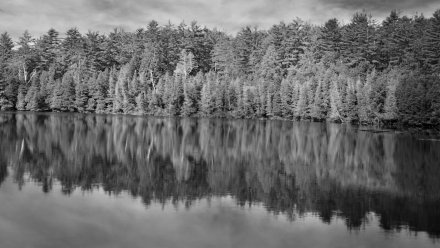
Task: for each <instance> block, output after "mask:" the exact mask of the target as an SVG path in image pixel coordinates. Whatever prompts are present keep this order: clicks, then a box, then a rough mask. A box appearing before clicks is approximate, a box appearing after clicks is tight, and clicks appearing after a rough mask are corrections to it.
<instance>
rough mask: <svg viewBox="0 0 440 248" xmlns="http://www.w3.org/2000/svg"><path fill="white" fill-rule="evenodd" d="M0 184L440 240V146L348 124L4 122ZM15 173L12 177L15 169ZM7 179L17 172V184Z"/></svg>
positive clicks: (62, 118)
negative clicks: (218, 206)
mask: <svg viewBox="0 0 440 248" xmlns="http://www.w3.org/2000/svg"><path fill="white" fill-rule="evenodd" d="M0 137H1V139H0V184H1V182H2V181H3V180H4V179H5V178H6V177H8V176H9V177H12V178H13V179H14V181H15V182H16V183H17V184H18V187H22V186H23V185H24V184H25V183H26V182H29V181H32V182H36V183H37V184H38V185H41V188H42V190H43V191H44V192H47V193H49V192H50V191H51V190H52V185H53V184H54V183H60V184H61V186H62V191H63V193H65V194H70V193H72V192H73V191H74V190H75V189H78V190H83V191H92V190H93V189H94V188H97V187H102V189H104V190H105V191H106V192H108V193H111V194H118V193H120V192H121V191H128V192H129V193H130V194H131V195H133V196H135V197H140V198H141V199H142V201H143V202H144V204H145V205H147V206H148V205H149V204H151V203H152V202H160V203H162V204H177V203H180V202H183V203H184V204H185V206H186V207H188V208H190V207H191V205H192V204H193V203H194V201H195V200H197V199H201V198H210V197H213V196H226V195H231V196H232V197H233V198H234V199H235V201H236V202H237V204H238V205H240V206H245V205H252V204H257V203H258V204H260V203H261V204H263V205H264V206H265V208H266V209H267V211H269V212H271V213H274V214H283V215H285V216H287V217H288V218H289V219H290V220H292V221H294V220H295V219H296V218H298V217H300V216H302V215H304V214H306V213H313V214H316V215H317V216H319V217H320V219H321V220H322V221H323V222H325V223H330V222H331V221H332V220H333V219H334V217H338V218H342V219H344V220H345V223H346V225H347V227H348V228H349V229H360V228H362V227H363V225H364V224H365V223H368V215H369V213H374V214H376V215H377V216H378V219H379V222H380V226H381V228H383V229H384V230H390V231H399V230H401V229H402V228H405V229H409V230H411V231H425V232H427V233H428V234H429V235H430V236H431V237H432V238H439V237H440V191H439V189H440V180H438V179H439V178H440V164H439V163H440V162H439V161H440V152H439V151H440V142H431V141H427V140H419V139H415V138H414V137H413V136H411V135H409V134H398V133H371V132H364V131H360V130H359V129H358V128H354V127H351V126H345V125H334V124H322V123H303V122H284V121H244V120H212V119H210V120H209V119H169V118H163V119H161V118H151V119H149V118H141V117H130V116H104V115H79V114H78V115H75V114H26V113H25V114H2V115H0ZM8 168H9V169H8ZM8 172H9V174H10V175H8Z"/></svg>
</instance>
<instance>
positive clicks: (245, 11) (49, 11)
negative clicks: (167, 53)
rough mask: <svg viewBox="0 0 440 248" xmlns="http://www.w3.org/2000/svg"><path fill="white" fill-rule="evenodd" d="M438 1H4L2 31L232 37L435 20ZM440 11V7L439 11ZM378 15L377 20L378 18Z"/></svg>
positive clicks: (1, 0)
mask: <svg viewBox="0 0 440 248" xmlns="http://www.w3.org/2000/svg"><path fill="white" fill-rule="evenodd" d="M437 2H438V0H418V1H414V0H252V1H248V0H184V1H182V0H124V1H122V0H39V1H37V0H0V23H1V24H2V25H1V26H0V32H4V31H8V32H9V33H11V34H12V35H13V36H14V37H18V36H19V35H20V34H21V33H23V31H24V30H25V29H28V30H29V32H31V34H33V35H34V36H39V35H41V34H43V33H44V32H46V31H47V30H48V29H49V28H55V29H57V30H58V31H60V32H61V33H62V32H64V31H66V30H67V29H68V28H69V27H77V28H79V29H80V30H81V31H82V32H85V31H87V30H96V31H101V32H109V31H111V30H112V29H113V28H115V27H124V28H126V29H128V30H135V29H137V28H140V27H145V26H146V25H147V23H148V22H149V21H151V20H153V19H154V20H157V21H158V22H159V23H161V24H165V23H167V22H168V21H171V22H172V23H174V24H176V25H177V24H179V23H180V22H181V21H185V22H186V23H189V22H191V21H193V20H197V21H198V22H199V24H200V25H207V26H208V27H210V28H214V27H217V28H219V29H220V30H224V31H227V32H230V33H233V32H236V31H238V30H239V28H240V27H243V26H245V25H251V26H254V25H257V26H259V27H260V28H268V27H270V26H271V25H273V24H275V23H279V22H280V21H291V20H293V19H295V18H296V17H299V18H301V19H303V20H305V21H309V22H311V23H315V24H321V23H323V22H325V21H326V20H328V19H330V18H332V17H337V18H339V19H341V20H342V21H348V20H349V19H350V17H351V15H352V14H353V12H354V11H357V10H362V9H365V10H367V11H369V12H371V13H372V14H373V15H375V17H378V18H383V17H384V16H385V15H386V14H387V13H389V12H390V11H391V10H392V9H400V10H407V11H408V12H409V14H413V13H415V12H419V13H420V12H423V13H425V14H426V15H430V14H431V13H432V12H433V9H435V4H436V3H437ZM437 7H440V6H437ZM376 15H377V16H376Z"/></svg>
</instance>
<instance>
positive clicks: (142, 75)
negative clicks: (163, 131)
mask: <svg viewBox="0 0 440 248" xmlns="http://www.w3.org/2000/svg"><path fill="white" fill-rule="evenodd" d="M0 108H1V110H29V111H63V112H90V113H125V114H140V115H161V116H208V117H210V116H215V117H236V118H284V119H311V120H331V121H340V122H360V123H396V122H398V123H403V124H408V125H431V126H435V125H439V124H440V10H437V11H436V12H435V13H434V14H433V16H432V17H430V18H425V17H424V16H423V15H417V16H413V17H408V16H400V15H399V13H398V12H396V11H392V12H391V14H390V15H389V16H388V17H387V18H386V19H385V20H384V21H383V22H382V23H380V24H379V23H377V22H376V21H374V20H373V19H372V17H371V16H369V15H368V14H367V13H365V12H359V13H356V14H354V15H353V18H352V19H351V21H350V22H349V23H348V24H346V25H341V24H340V22H339V21H338V20H337V19H331V20H329V21H327V22H326V23H325V24H324V25H323V26H314V25H310V24H308V23H305V22H303V21H301V20H299V19H296V20H294V21H292V22H290V23H283V22H282V23H280V24H277V25H274V26H273V27H272V28H270V29H269V30H267V31H265V30H258V29H256V28H251V27H245V28H243V29H241V31H239V32H238V33H237V35H235V36H230V35H227V34H225V33H224V32H220V31H218V30H216V29H213V30H210V29H208V28H205V27H201V26H199V25H198V24H197V23H196V22H193V23H191V24H190V25H185V24H184V23H182V24H180V25H178V26H174V25H172V24H168V25H165V26H159V25H158V23H157V22H155V21H152V22H150V23H149V24H148V26H147V27H146V29H138V30H136V31H135V32H125V31H123V30H114V31H113V32H111V33H110V34H108V35H102V34H99V33H97V32H90V31H89V32H88V33H87V34H85V35H83V34H81V33H80V32H79V31H78V30H77V29H76V28H72V29H69V30H68V31H67V32H66V33H65V35H62V36H61V35H59V33H58V32H57V31H56V30H54V29H50V30H49V31H48V32H47V34H45V35H43V36H41V37H39V38H37V39H35V38H33V37H32V36H31V35H30V34H29V33H28V32H25V33H24V34H23V35H22V37H20V38H19V40H18V42H17V43H16V44H14V42H13V41H12V40H11V38H10V37H9V35H8V33H3V34H2V35H1V37H0Z"/></svg>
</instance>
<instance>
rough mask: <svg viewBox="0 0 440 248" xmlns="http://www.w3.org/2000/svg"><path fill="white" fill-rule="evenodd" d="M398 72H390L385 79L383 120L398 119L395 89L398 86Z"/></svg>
mask: <svg viewBox="0 0 440 248" xmlns="http://www.w3.org/2000/svg"><path fill="white" fill-rule="evenodd" d="M399 75H400V71H398V70H392V71H390V73H389V74H388V77H387V79H388V80H387V91H386V98H385V104H384V112H385V113H384V119H386V120H396V119H397V118H398V116H397V114H398V109H397V100H396V89H397V86H398V84H399Z"/></svg>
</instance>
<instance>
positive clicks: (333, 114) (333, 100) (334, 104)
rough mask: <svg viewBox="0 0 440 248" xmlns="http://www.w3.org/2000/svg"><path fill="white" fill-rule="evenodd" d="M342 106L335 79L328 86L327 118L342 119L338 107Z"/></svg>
mask: <svg viewBox="0 0 440 248" xmlns="http://www.w3.org/2000/svg"><path fill="white" fill-rule="evenodd" d="M341 106H342V100H341V95H340V93H339V90H338V85H337V83H336V81H333V83H332V86H331V88H330V114H329V118H330V120H332V121H342V115H341V113H340V109H341Z"/></svg>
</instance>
